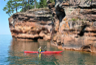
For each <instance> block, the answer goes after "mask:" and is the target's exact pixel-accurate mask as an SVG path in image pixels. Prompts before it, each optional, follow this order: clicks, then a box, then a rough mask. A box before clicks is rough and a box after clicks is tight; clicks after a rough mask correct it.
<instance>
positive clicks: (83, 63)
mask: <svg viewBox="0 0 96 65" xmlns="http://www.w3.org/2000/svg"><path fill="white" fill-rule="evenodd" d="M39 46H42V48H45V46H46V49H47V50H51V51H56V50H59V49H57V48H56V47H54V46H51V45H50V43H48V42H42V41H40V42H39V43H37V42H31V41H30V42H24V41H16V40H13V39H12V37H11V36H10V35H0V65H96V54H91V53H83V52H76V51H64V52H63V53H61V54H53V55H52V54H51V55H49V54H47V55H44V54H24V53H23V51H24V50H28V51H37V49H38V47H39Z"/></svg>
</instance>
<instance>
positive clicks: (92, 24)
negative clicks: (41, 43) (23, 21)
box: [48, 0, 96, 52]
mask: <svg viewBox="0 0 96 65" xmlns="http://www.w3.org/2000/svg"><path fill="white" fill-rule="evenodd" d="M79 1H80V0H76V2H74V1H73V0H71V1H70V2H68V1H67V2H63V3H62V4H61V3H59V4H58V3H55V4H53V3H49V5H48V6H49V8H50V9H51V11H52V14H53V18H54V27H53V29H54V32H53V36H52V38H53V39H52V41H53V44H54V45H56V46H61V47H62V48H63V49H70V50H83V51H88V52H96V36H95V34H96V8H95V6H96V4H95V5H94V4H93V2H94V3H96V2H95V0H94V1H92V2H91V4H88V2H89V1H86V0H81V2H80V3H79ZM85 2H86V3H85ZM84 3H85V4H84ZM89 3H90V2H89ZM87 4H88V5H87ZM81 5H82V6H81ZM85 5H86V6H85ZM58 9H59V10H58ZM62 12H63V13H62ZM57 13H59V14H57ZM60 13H62V14H60ZM62 15H65V16H63V18H62ZM58 16H59V17H58ZM60 16H61V17H60Z"/></svg>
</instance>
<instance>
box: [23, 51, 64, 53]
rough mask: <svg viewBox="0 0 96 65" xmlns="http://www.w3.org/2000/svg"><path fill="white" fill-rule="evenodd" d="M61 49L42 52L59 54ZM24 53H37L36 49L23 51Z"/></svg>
mask: <svg viewBox="0 0 96 65" xmlns="http://www.w3.org/2000/svg"><path fill="white" fill-rule="evenodd" d="M61 52H63V51H42V52H40V53H42V54H59V53H61ZM24 53H39V52H38V51H24Z"/></svg>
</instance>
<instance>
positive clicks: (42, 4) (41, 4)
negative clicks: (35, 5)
mask: <svg viewBox="0 0 96 65" xmlns="http://www.w3.org/2000/svg"><path fill="white" fill-rule="evenodd" d="M46 6H47V1H46V0H40V8H44V7H46Z"/></svg>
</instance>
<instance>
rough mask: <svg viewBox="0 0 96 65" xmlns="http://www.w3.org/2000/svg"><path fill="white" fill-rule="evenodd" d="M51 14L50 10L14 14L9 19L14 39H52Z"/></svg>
mask: <svg viewBox="0 0 96 65" xmlns="http://www.w3.org/2000/svg"><path fill="white" fill-rule="evenodd" d="M51 17H52V15H51V12H50V10H49V9H47V8H46V9H45V8H42V9H32V10H29V11H27V12H24V13H16V14H13V15H12V16H11V17H10V18H9V25H10V30H11V34H12V37H14V38H16V39H28V40H38V39H44V40H50V39H51V34H50V32H51V28H52V22H51V21H52V20H51Z"/></svg>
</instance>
